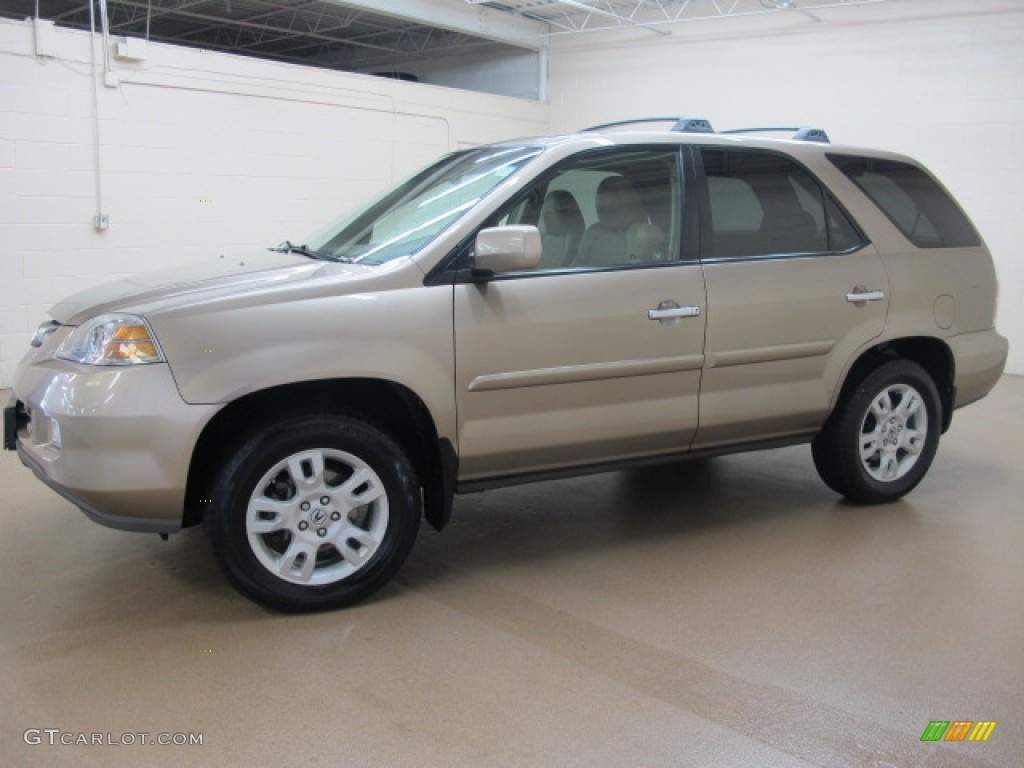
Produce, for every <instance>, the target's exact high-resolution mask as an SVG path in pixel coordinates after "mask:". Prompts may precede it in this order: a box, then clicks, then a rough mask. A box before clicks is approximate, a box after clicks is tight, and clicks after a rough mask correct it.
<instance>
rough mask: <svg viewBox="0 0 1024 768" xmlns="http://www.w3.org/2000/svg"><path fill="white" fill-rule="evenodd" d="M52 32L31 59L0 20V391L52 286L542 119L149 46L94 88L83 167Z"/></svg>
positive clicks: (202, 246)
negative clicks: (52, 53) (114, 83)
mask: <svg viewBox="0 0 1024 768" xmlns="http://www.w3.org/2000/svg"><path fill="white" fill-rule="evenodd" d="M56 35H57V52H58V56H57V57H56V58H40V57H36V56H35V55H34V48H33V35H32V25H31V23H24V22H13V21H6V20H0V243H2V247H0V387H4V386H10V383H11V377H12V374H13V371H14V366H15V365H16V362H17V360H18V359H20V357H21V356H22V354H23V353H24V350H25V348H26V345H27V343H28V339H29V337H30V334H31V332H32V331H33V330H34V329H35V326H36V325H37V324H38V323H39V322H41V321H42V320H45V319H46V317H47V314H46V310H47V309H48V307H49V306H50V305H52V304H53V303H54V302H56V301H58V300H59V299H61V298H62V297H64V296H65V295H67V294H68V293H71V292H74V291H76V290H80V289H82V288H85V287H88V286H90V285H94V284H97V283H100V282H103V281H105V280H107V279H110V278H111V277H118V276H123V275H127V274H133V273H137V272H143V271H148V270H152V269H156V268H160V267H163V266H175V265H179V264H183V263H186V262H189V261H194V260H197V259H203V258H210V257H216V256H217V254H219V253H222V252H225V251H232V250H243V249H249V248H254V247H256V248H262V247H265V246H267V245H272V244H276V243H278V242H280V241H281V240H283V239H285V238H291V239H299V238H301V237H303V236H304V235H305V234H308V233H309V232H310V231H313V230H315V229H317V228H319V227H320V226H321V225H322V224H324V223H325V222H326V221H328V220H330V219H333V218H336V217H338V216H340V215H341V214H343V213H344V212H345V211H346V210H347V209H349V208H351V207H352V206H353V205H355V204H357V203H360V202H363V201H365V200H367V199H368V198H370V197H372V196H374V195H375V194H376V193H377V192H379V191H380V190H381V189H383V188H385V187H387V186H388V185H390V184H391V183H392V182H394V181H396V180H398V179H399V178H400V177H403V176H405V175H407V174H408V173H410V172H411V171H412V170H414V169H415V168H417V167H419V166H422V165H425V164H426V163H428V162H430V161H432V160H433V159H435V158H436V157H437V156H438V155H440V154H441V153H444V152H446V151H449V150H450V149H455V148H457V147H459V146H464V145H472V144H481V143H486V142H490V141H497V140H500V139H505V138H510V137H515V136H523V135H535V134H537V133H544V132H546V131H547V129H548V126H549V119H550V115H549V108H548V107H547V105H545V104H539V103H536V102H531V101H526V100H520V99H512V98H504V97H499V96H491V95H486V94H480V93H468V92H464V91H458V90H454V89H450V88H439V87H432V86H424V85H418V84H410V83H403V82H396V81H392V80H386V79H381V78H376V77H370V76H365V75H350V74H346V73H340V72H333V71H328V70H317V69H310V68H306V67H298V66H292V65H286V64H278V63H273V62H267V61H259V60H254V59H245V58H241V57H234V56H228V55H224V54H219V53H209V52H203V51H199V50H193V49H187V48H181V47H175V46H167V45H160V44H155V43H150V44H149V45H148V46H147V49H146V53H147V58H146V60H145V61H142V62H139V63H137V64H126V63H124V62H115V64H114V66H115V70H116V74H117V75H118V77H119V79H120V84H119V85H118V87H116V88H108V87H105V86H103V85H102V84H101V85H100V86H99V88H98V112H99V118H100V119H99V129H100V167H99V170H98V171H97V167H96V157H95V141H94V128H95V123H94V117H93V81H92V77H91V69H90V63H89V62H90V58H89V35H88V33H84V32H77V31H71V30H65V29H58V30H57V31H56ZM98 58H99V57H98ZM101 81H102V78H101ZM97 173H98V174H99V180H100V183H101V188H102V195H103V211H104V212H105V213H107V214H109V216H110V221H111V226H110V229H109V230H107V231H105V232H96V231H95V230H94V229H93V227H92V217H93V215H94V214H95V213H96V212H97V201H96V180H97Z"/></svg>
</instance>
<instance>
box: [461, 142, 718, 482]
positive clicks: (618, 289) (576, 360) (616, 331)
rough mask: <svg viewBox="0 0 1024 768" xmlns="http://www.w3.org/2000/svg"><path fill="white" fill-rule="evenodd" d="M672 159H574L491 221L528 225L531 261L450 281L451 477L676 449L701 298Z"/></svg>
mask: <svg viewBox="0 0 1024 768" xmlns="http://www.w3.org/2000/svg"><path fill="white" fill-rule="evenodd" d="M679 162H680V160H679V153H678V151H677V150H675V149H652V150H647V149H630V150H622V149H615V150H609V151H604V150H602V151H599V152H592V153H587V154H585V155H582V156H577V157H575V158H573V159H571V160H569V161H566V162H564V163H563V164H561V165H560V166H557V167H556V168H555V169H553V170H552V171H550V172H548V173H546V174H545V175H544V176H543V177H542V178H541V179H539V180H537V181H536V182H535V183H534V185H533V187H532V188H530V189H528V190H525V191H524V193H523V194H522V195H520V196H519V197H517V198H516V200H514V201H513V202H512V203H510V205H509V206H508V208H507V209H506V210H504V211H502V212H501V213H500V214H499V215H497V216H496V217H494V219H493V220H492V221H491V222H490V224H491V225H500V224H536V225H537V226H538V227H539V228H540V230H541V233H542V240H543V243H544V256H543V258H542V262H541V267H540V269H538V270H536V271H532V272H529V273H519V274H509V275H497V276H496V277H495V279H492V280H490V281H488V282H485V283H462V284H457V285H456V286H455V289H454V290H455V295H454V302H455V308H454V309H455V311H454V318H455V345H456V400H457V405H458V430H459V432H458V440H459V454H460V465H459V475H460V481H462V482H469V481H473V480H480V479H484V478H499V477H504V476H511V475H520V474H527V473H532V472H542V471H545V470H553V469H557V468H559V467H563V466H578V465H583V464H599V463H604V462H614V461H618V460H623V459H628V458H635V457H642V456H648V455H654V454H663V453H670V452H675V451H685V450H687V449H688V448H689V445H690V442H691V441H692V439H693V436H694V433H695V432H696V428H697V415H698V394H699V390H700V377H701V368H702V366H703V362H704V356H703V347H704V324H705V317H706V310H707V306H706V302H705V291H704V279H703V274H702V269H701V267H700V265H699V264H698V263H697V262H696V261H695V260H694V261H686V260H685V259H684V258H682V255H683V254H682V252H681V247H680V243H681V242H682V240H683V233H682V221H683V217H682V215H681V213H682V204H683V195H682V174H681V172H680V167H679Z"/></svg>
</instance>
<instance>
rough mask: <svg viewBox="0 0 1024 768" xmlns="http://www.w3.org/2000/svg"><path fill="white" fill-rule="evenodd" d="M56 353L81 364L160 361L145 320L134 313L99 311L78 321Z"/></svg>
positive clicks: (152, 336)
mask: <svg viewBox="0 0 1024 768" xmlns="http://www.w3.org/2000/svg"><path fill="white" fill-rule="evenodd" d="M57 357H59V358H62V359H64V360H70V361H71V362H73V363H82V364H84V365H139V364H142V363H162V362H164V356H163V353H162V352H161V351H160V347H159V346H158V345H157V342H156V336H155V335H154V334H153V331H152V330H151V329H150V327H149V324H148V323H147V322H146V321H145V320H144V319H143V318H141V317H136V316H135V315H100V316H99V317H94V318H93V319H92V320H90V321H88V322H86V323H82V325H80V326H79V327H78V328H76V329H75V331H74V332H73V333H72V334H71V335H70V336H68V337H67V339H65V340H64V343H63V344H61V345H60V349H58V350H57Z"/></svg>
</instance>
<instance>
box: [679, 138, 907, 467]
mask: <svg viewBox="0 0 1024 768" xmlns="http://www.w3.org/2000/svg"><path fill="white" fill-rule="evenodd" d="M700 159H701V163H700V165H701V166H702V167H703V171H704V173H703V181H702V183H701V200H702V206H701V209H702V210H701V214H702V215H701V256H702V260H703V264H704V272H705V279H706V281H707V291H708V305H709V311H708V320H707V344H706V350H705V352H706V362H705V371H704V379H703V384H702V389H701V402H700V430H699V432H698V434H697V436H696V439H695V441H694V447H695V448H703V447H712V446H718V445H724V444H729V443H733V442H746V441H751V440H759V439H763V440H769V439H773V438H781V437H786V436H791V435H799V434H804V433H811V432H814V431H816V430H817V429H818V428H819V427H820V425H821V423H822V421H823V420H824V418H825V417H826V415H827V413H828V409H829V404H830V402H831V398H832V395H833V392H834V389H835V386H836V384H837V382H838V380H839V377H840V376H841V375H842V372H843V371H844V370H845V368H846V366H847V364H848V363H849V361H850V359H851V358H852V357H853V356H855V355H856V353H857V350H858V349H860V348H861V347H862V346H864V345H865V344H867V343H868V342H869V341H870V340H871V339H872V338H874V337H876V336H878V335H879V334H880V333H881V332H882V330H883V327H884V325H885V317H886V312H887V307H888V294H889V290H888V287H889V286H888V279H887V276H886V272H885V269H884V267H883V265H882V262H881V259H880V258H879V255H878V253H877V251H876V250H875V248H874V247H873V246H872V245H871V244H870V243H868V242H867V241H866V240H865V238H864V237H863V235H862V234H861V233H860V232H859V231H858V229H857V228H856V226H855V225H854V224H853V222H852V221H851V219H850V218H849V217H848V216H847V214H846V213H845V212H844V211H843V210H842V209H841V208H840V206H839V205H838V204H837V202H836V201H835V200H834V199H833V198H832V197H831V196H830V195H829V193H828V192H827V190H826V189H825V188H824V187H823V186H822V185H821V184H820V182H818V181H817V179H815V178H814V177H813V176H812V175H811V174H810V173H809V172H808V171H807V170H806V169H804V168H803V167H802V166H801V165H799V164H798V163H796V162H795V161H794V160H793V159H792V158H790V157H789V156H787V155H785V154H782V153H774V152H767V151H761V150H743V149H731V148H730V149H721V148H719V147H708V148H704V149H702V150H701V151H700Z"/></svg>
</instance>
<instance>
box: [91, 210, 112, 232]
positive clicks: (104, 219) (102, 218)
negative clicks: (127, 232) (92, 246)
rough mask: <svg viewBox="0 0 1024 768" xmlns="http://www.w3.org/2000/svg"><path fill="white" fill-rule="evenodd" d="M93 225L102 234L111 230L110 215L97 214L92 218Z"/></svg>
mask: <svg viewBox="0 0 1024 768" xmlns="http://www.w3.org/2000/svg"><path fill="white" fill-rule="evenodd" d="M92 225H93V226H94V227H96V231H97V232H102V231H104V230H106V229H110V214H109V213H97V214H96V215H95V216H93V217H92Z"/></svg>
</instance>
